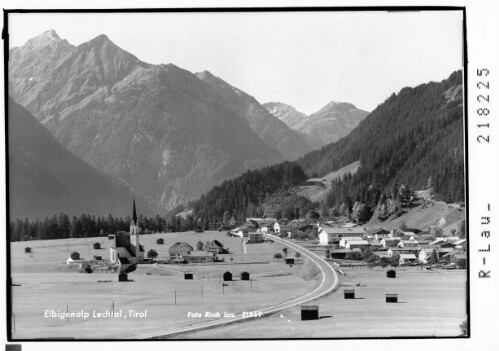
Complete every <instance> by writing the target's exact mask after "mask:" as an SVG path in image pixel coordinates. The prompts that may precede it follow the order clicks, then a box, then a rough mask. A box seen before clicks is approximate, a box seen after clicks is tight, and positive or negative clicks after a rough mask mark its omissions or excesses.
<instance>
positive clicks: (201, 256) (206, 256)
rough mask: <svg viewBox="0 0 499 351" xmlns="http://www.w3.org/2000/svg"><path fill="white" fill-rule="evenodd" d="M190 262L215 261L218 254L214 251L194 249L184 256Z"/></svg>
mask: <svg viewBox="0 0 499 351" xmlns="http://www.w3.org/2000/svg"><path fill="white" fill-rule="evenodd" d="M183 258H184V259H186V260H187V261H188V262H190V263H205V262H214V261H215V259H216V256H215V254H214V253H213V252H208V251H192V252H190V253H188V254H187V255H186V256H183Z"/></svg>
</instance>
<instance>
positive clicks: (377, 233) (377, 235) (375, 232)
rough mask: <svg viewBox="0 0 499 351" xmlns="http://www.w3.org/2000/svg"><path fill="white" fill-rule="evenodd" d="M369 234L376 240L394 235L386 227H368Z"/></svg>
mask: <svg viewBox="0 0 499 351" xmlns="http://www.w3.org/2000/svg"><path fill="white" fill-rule="evenodd" d="M367 234H368V235H369V236H371V237H372V238H374V239H375V240H381V239H383V238H389V237H392V234H391V233H390V232H389V231H388V230H386V229H384V228H377V229H368V230H367Z"/></svg>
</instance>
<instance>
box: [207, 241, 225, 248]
mask: <svg viewBox="0 0 499 351" xmlns="http://www.w3.org/2000/svg"><path fill="white" fill-rule="evenodd" d="M211 244H213V245H216V246H218V247H224V246H223V244H222V243H221V242H220V241H218V240H213V241H212V242H211V243H210V245H211Z"/></svg>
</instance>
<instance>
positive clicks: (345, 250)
mask: <svg viewBox="0 0 499 351" xmlns="http://www.w3.org/2000/svg"><path fill="white" fill-rule="evenodd" d="M348 252H361V251H360V249H353V250H350V249H336V250H332V251H331V253H332V254H334V253H348Z"/></svg>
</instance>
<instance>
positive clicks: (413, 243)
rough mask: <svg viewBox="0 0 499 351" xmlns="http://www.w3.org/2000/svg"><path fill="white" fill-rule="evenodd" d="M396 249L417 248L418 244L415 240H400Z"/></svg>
mask: <svg viewBox="0 0 499 351" xmlns="http://www.w3.org/2000/svg"><path fill="white" fill-rule="evenodd" d="M397 247H400V248H404V247H419V244H418V242H417V241H416V240H400V241H399V243H398V244H397Z"/></svg>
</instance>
